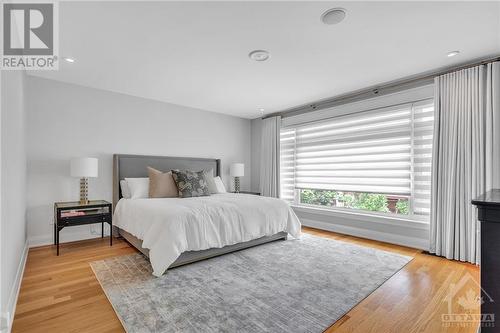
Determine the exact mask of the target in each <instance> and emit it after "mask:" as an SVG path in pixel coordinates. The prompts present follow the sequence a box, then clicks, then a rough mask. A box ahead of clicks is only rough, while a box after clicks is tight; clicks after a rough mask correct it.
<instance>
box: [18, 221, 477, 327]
mask: <svg viewBox="0 0 500 333" xmlns="http://www.w3.org/2000/svg"><path fill="white" fill-rule="evenodd" d="M303 230H304V232H307V233H311V234H314V235H317V236H321V237H327V238H332V239H337V240H341V241H345V242H349V243H355V244H359V245H362V246H369V247H374V248H378V249H382V250H386V251H391V252H396V253H401V254H405V255H410V256H413V257H415V259H414V260H412V261H411V262H410V263H409V264H408V265H406V266H405V267H404V268H403V269H402V270H400V271H399V272H397V273H396V274H395V275H394V276H392V277H391V278H390V279H389V280H388V281H386V282H385V283H384V284H383V285H382V286H381V287H380V288H378V289H377V290H376V291H375V292H374V293H372V294H371V295H370V296H368V297H367V298H366V299H364V300H363V301H362V302H361V303H359V304H358V305H357V306H356V307H354V308H353V309H351V311H349V312H348V313H347V314H346V315H344V317H342V318H341V319H340V320H338V321H337V322H336V323H335V324H334V325H332V326H331V327H330V328H329V329H328V330H327V331H326V332H328V333H332V332H335V333H339V332H359V333H370V332H376V333H389V332H394V333H399V332H405V333H412V332H429V333H438V332H446V333H448V332H460V333H473V332H474V333H475V332H476V331H477V324H474V323H467V322H461V323H452V324H451V325H446V323H443V321H442V316H443V315H446V314H447V313H448V312H449V308H448V302H447V296H449V295H453V296H454V297H453V298H452V299H451V302H450V307H451V312H452V313H465V312H467V313H478V306H477V304H476V303H475V302H474V300H475V299H474V298H471V297H472V296H474V295H477V293H478V290H479V287H478V285H477V282H476V281H479V269H478V268H477V267H476V266H474V265H470V264H465V263H459V262H456V261H450V260H446V259H443V258H439V257H436V256H432V255H428V254H425V253H422V251H420V250H415V249H411V248H406V247H402V246H397V245H392V244H387V243H382V242H377V241H371V240H366V239H362V238H356V237H351V236H345V235H341V234H336V233H332V232H327V231H321V230H316V229H311V228H303ZM134 252H136V250H135V249H134V248H132V247H131V246H130V245H129V244H128V243H127V242H125V241H123V240H121V239H117V240H115V241H114V242H113V246H112V247H110V246H109V241H108V239H107V238H104V239H95V240H87V241H80V242H73V243H67V244H63V245H61V255H60V256H59V257H56V255H55V248H54V247H53V246H45V247H39V248H33V249H30V251H29V254H28V259H27V263H26V268H25V272H24V277H23V280H22V285H21V291H20V294H19V299H18V303H17V308H16V313H15V317H14V325H13V330H12V331H13V332H51V333H58V332H64V333H68V332H124V330H123V328H122V326H121V324H120V321H119V320H118V317H117V316H116V314H115V312H114V311H113V308H112V307H111V304H110V303H109V301H108V300H107V298H106V296H105V294H104V292H103V291H102V289H101V287H100V285H99V283H98V282H97V280H96V278H95V276H94V273H93V272H92V269H91V268H90V265H89V262H91V261H95V260H100V259H104V258H108V257H113V256H120V255H126V254H130V253H134ZM459 282H463V283H460V284H459ZM453 284H457V285H458V286H459V287H460V288H458V287H457V288H455V289H457V290H456V291H457V293H456V295H455V289H453V288H451V287H452V285H453ZM458 289H459V290H458ZM467 296H469V297H467ZM464 301H468V303H467V302H465V303H464ZM476 301H477V300H476ZM461 304H462V305H461ZM464 304H465V305H466V307H465V310H464V307H463V305H464Z"/></svg>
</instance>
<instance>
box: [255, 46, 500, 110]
mask: <svg viewBox="0 0 500 333" xmlns="http://www.w3.org/2000/svg"><path fill="white" fill-rule="evenodd" d="M495 61H500V55H496V56H494V57H489V58H485V59H480V60H474V61H472V62H467V63H462V64H459V65H455V66H452V67H446V68H442V69H438V70H433V71H430V72H424V73H420V74H416V75H412V76H409V77H406V78H403V79H399V80H395V81H391V82H386V83H382V84H378V85H375V86H371V87H369V88H365V89H360V90H357V91H354V92H351V93H347V94H342V95H338V96H335V97H332V98H327V99H323V100H320V101H317V102H314V103H308V104H304V105H301V106H298V107H294V108H290V109H287V110H284V111H280V112H274V113H271V114H269V115H267V116H265V117H262V119H266V118H270V117H274V116H281V117H283V118H286V117H291V116H296V115H299V114H303V113H307V112H311V111H317V110H322V109H326V108H330V107H334V106H338V105H343V104H348V103H352V102H356V101H360V100H364V99H368V98H373V97H375V96H381V95H388V94H391V93H395V92H398V91H402V90H406V89H411V88H416V87H419V86H422V85H425V84H431V83H433V82H434V78H435V77H437V76H440V75H445V74H449V73H453V72H456V71H459V70H463V69H467V68H471V67H476V66H481V65H485V64H489V63H492V62H495Z"/></svg>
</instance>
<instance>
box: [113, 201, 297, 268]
mask: <svg viewBox="0 0 500 333" xmlns="http://www.w3.org/2000/svg"><path fill="white" fill-rule="evenodd" d="M113 224H114V225H116V226H118V227H119V228H121V229H123V230H125V231H127V232H129V233H131V234H132V235H134V236H135V237H137V238H139V239H141V240H143V244H142V246H143V247H144V248H147V249H149V259H150V261H151V265H152V267H153V274H154V275H155V276H161V275H162V274H163V273H164V272H165V271H166V270H167V268H168V267H169V266H170V265H171V264H172V263H173V262H174V261H175V260H176V259H177V258H178V257H179V255H180V254H181V253H182V252H185V251H199V250H206V249H209V248H214V247H215V248H220V247H223V246H227V245H233V244H237V243H241V242H246V241H249V240H252V239H256V238H260V237H263V236H271V235H274V234H276V233H278V232H281V231H286V232H288V233H289V234H290V235H292V236H293V237H295V238H298V237H299V236H300V222H299V219H298V218H297V216H296V215H295V213H294V212H293V210H292V208H291V207H290V206H289V205H288V204H287V203H286V202H284V201H283V200H280V199H275V198H267V197H262V196H256V195H250V194H234V193H224V194H214V195H211V196H207V197H198V198H183V199H181V198H162V199H121V200H120V201H119V202H118V204H117V206H116V210H115V213H114V217H113Z"/></svg>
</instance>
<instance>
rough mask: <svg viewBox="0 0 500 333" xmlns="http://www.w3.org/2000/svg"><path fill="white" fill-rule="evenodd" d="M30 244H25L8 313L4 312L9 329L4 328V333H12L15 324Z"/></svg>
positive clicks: (11, 293) (8, 305)
mask: <svg viewBox="0 0 500 333" xmlns="http://www.w3.org/2000/svg"><path fill="white" fill-rule="evenodd" d="M28 244H29V242H28V240H26V242H25V243H24V248H23V253H22V255H21V261H20V262H19V266H18V268H17V272H16V278H15V281H14V285H13V286H12V288H11V290H10V295H9V301H8V303H7V309H5V310H6V311H4V313H6V317H7V318H5V319H6V322H7V327H6V328H2V330H1V332H2V333H4V332H6V333H10V331H11V330H12V323H13V322H14V314H15V313H16V305H17V299H18V297H19V290H20V289H21V282H22V280H23V275H24V268H25V267H26V259H27V258H28V250H29V246H28Z"/></svg>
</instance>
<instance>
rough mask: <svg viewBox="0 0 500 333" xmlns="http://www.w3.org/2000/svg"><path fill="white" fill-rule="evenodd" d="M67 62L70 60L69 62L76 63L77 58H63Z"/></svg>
mask: <svg viewBox="0 0 500 333" xmlns="http://www.w3.org/2000/svg"><path fill="white" fill-rule="evenodd" d="M63 59H64V60H65V61H66V62H69V63H74V62H75V59H74V58H63Z"/></svg>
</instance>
